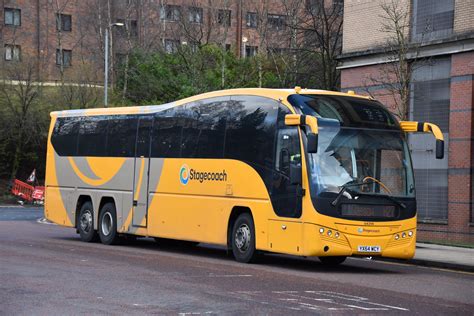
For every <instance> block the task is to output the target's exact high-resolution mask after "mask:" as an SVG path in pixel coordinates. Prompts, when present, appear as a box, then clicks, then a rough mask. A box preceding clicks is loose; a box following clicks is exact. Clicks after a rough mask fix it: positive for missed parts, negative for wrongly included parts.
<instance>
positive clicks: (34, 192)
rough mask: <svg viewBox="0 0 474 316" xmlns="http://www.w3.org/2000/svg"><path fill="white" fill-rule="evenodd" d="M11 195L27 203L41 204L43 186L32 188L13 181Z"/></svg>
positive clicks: (16, 180)
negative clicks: (35, 202) (36, 202)
mask: <svg viewBox="0 0 474 316" xmlns="http://www.w3.org/2000/svg"><path fill="white" fill-rule="evenodd" d="M11 192H12V194H13V195H15V196H18V197H19V198H21V199H23V200H25V201H27V202H30V203H31V202H33V201H38V202H41V201H43V199H44V186H37V187H34V186H32V185H30V184H28V183H25V182H23V181H20V180H18V179H15V181H13V187H12V191H11Z"/></svg>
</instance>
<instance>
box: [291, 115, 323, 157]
mask: <svg viewBox="0 0 474 316" xmlns="http://www.w3.org/2000/svg"><path fill="white" fill-rule="evenodd" d="M285 125H288V126H302V125H306V126H308V127H309V130H310V131H309V132H308V133H307V134H306V137H307V138H308V148H307V151H308V153H316V152H317V151H318V131H319V128H318V119H317V118H316V117H314V116H311V115H300V114H287V115H285Z"/></svg>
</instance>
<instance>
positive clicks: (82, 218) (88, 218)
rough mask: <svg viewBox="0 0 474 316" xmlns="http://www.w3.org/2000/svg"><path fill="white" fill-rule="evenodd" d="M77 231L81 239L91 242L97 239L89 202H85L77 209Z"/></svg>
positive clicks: (92, 210) (92, 212) (92, 211)
mask: <svg viewBox="0 0 474 316" xmlns="http://www.w3.org/2000/svg"><path fill="white" fill-rule="evenodd" d="M77 231H78V232H79V235H80V236H81V240H82V241H85V242H92V241H96V240H97V232H96V231H95V230H94V209H93V208H92V203H91V202H85V203H84V204H82V206H81V210H80V211H79V217H78V222H77Z"/></svg>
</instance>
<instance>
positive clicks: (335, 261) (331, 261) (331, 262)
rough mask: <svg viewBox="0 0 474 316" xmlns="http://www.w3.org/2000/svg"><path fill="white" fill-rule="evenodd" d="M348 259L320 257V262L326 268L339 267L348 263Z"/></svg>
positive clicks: (342, 257)
mask: <svg viewBox="0 0 474 316" xmlns="http://www.w3.org/2000/svg"><path fill="white" fill-rule="evenodd" d="M346 258H347V257H344V256H335V257H319V261H321V263H322V264H324V265H325V266H337V265H340V264H341V263H343V262H344V261H346Z"/></svg>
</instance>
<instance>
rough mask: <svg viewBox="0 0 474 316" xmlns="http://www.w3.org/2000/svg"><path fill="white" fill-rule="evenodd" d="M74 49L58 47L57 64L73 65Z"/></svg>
mask: <svg viewBox="0 0 474 316" xmlns="http://www.w3.org/2000/svg"><path fill="white" fill-rule="evenodd" d="M71 59H72V50H69V49H63V50H60V49H56V65H58V66H61V65H62V66H63V67H69V66H71Z"/></svg>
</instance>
